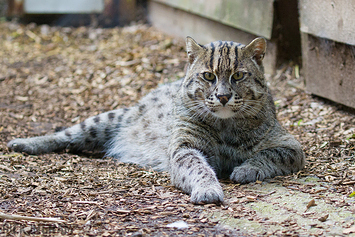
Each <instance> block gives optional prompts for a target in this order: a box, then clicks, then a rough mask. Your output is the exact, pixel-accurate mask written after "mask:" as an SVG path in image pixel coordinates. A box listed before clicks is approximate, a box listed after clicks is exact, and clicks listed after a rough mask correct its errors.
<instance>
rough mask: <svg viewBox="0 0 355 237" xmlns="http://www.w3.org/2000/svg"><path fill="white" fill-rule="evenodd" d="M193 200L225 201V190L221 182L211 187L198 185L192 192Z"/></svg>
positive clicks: (197, 202)
mask: <svg viewBox="0 0 355 237" xmlns="http://www.w3.org/2000/svg"><path fill="white" fill-rule="evenodd" d="M191 202H192V203H195V204H199V203H216V204H221V203H223V190H222V187H221V185H220V184H218V185H211V186H210V187H206V188H203V187H198V188H195V189H193V190H192V192H191Z"/></svg>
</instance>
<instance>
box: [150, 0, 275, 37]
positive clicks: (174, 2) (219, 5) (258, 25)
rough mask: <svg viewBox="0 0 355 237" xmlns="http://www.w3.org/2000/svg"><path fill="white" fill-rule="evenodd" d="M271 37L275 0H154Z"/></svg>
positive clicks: (255, 33) (252, 32)
mask: <svg viewBox="0 0 355 237" xmlns="http://www.w3.org/2000/svg"><path fill="white" fill-rule="evenodd" d="M153 1H155V2H159V3H164V4H166V5H169V6H171V7H174V8H178V9H181V10H184V11H187V12H191V13H194V14H197V15H200V16H202V17H205V18H208V19H211V20H215V21H218V22H220V23H223V24H225V25H228V26H232V27H235V28H238V29H240V30H244V31H246V32H249V33H251V34H254V35H258V36H263V37H265V38H267V39H271V33H272V24H273V14H274V8H273V3H274V0H153Z"/></svg>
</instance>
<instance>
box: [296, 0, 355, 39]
mask: <svg viewBox="0 0 355 237" xmlns="http://www.w3.org/2000/svg"><path fill="white" fill-rule="evenodd" d="M299 3H300V24H301V27H300V28H301V31H302V32H304V33H308V34H312V35H315V36H318V37H322V38H328V39H331V40H334V41H338V42H342V43H346V44H351V45H355V27H354V26H355V17H354V16H355V0H312V1H309V0H300V1H299Z"/></svg>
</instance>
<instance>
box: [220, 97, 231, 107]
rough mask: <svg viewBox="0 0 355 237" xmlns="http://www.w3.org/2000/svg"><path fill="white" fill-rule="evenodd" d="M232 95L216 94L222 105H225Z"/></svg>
mask: <svg viewBox="0 0 355 237" xmlns="http://www.w3.org/2000/svg"><path fill="white" fill-rule="evenodd" d="M231 97H232V94H227V95H217V98H218V99H219V101H220V102H221V103H222V105H223V106H225V105H226V104H227V103H228V101H229V99H230V98H231Z"/></svg>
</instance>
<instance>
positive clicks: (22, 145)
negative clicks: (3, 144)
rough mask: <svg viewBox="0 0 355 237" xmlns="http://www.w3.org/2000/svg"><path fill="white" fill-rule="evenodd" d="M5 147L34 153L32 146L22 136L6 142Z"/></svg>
mask: <svg viewBox="0 0 355 237" xmlns="http://www.w3.org/2000/svg"><path fill="white" fill-rule="evenodd" d="M7 147H8V148H10V149H11V150H13V151H16V152H25V153H27V154H31V155H32V154H36V152H35V151H34V149H33V147H32V146H31V145H30V143H29V142H28V141H27V139H24V138H18V139H14V140H12V141H10V142H9V143H7Z"/></svg>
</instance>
